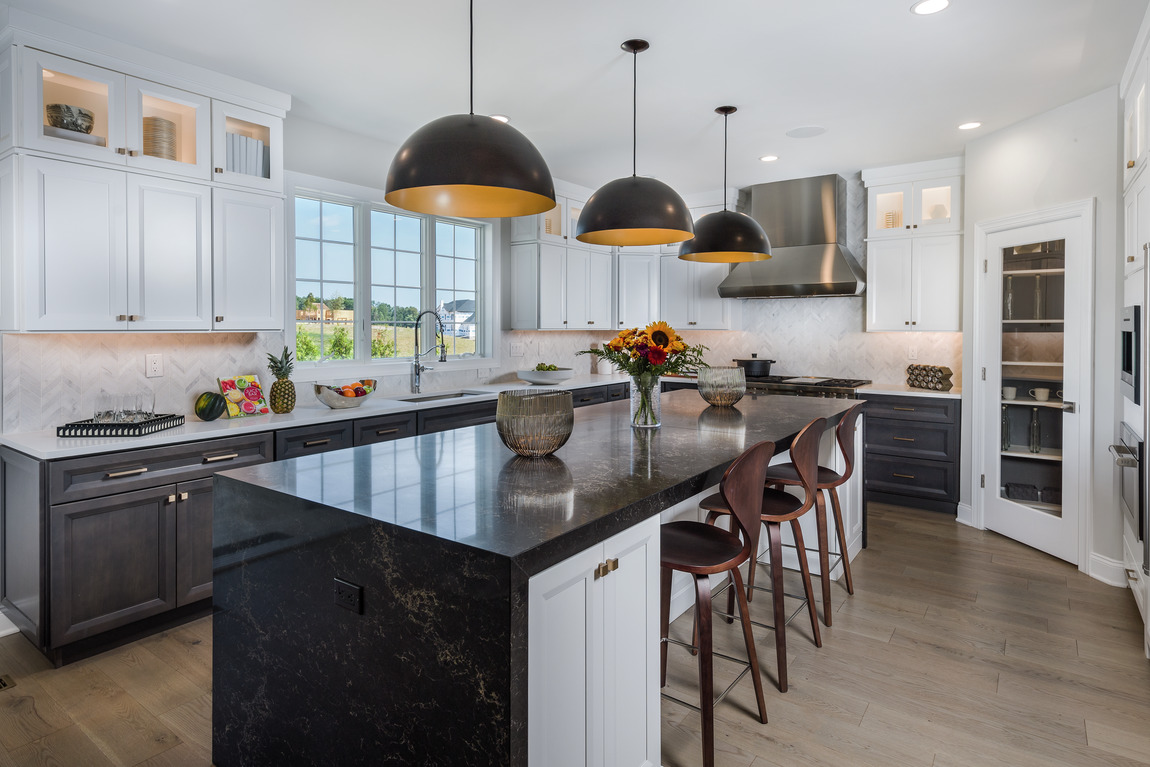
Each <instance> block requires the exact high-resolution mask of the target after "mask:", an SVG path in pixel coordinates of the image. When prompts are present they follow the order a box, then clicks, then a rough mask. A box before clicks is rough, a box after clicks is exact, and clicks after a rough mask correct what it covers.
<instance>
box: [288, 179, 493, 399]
mask: <svg viewBox="0 0 1150 767" xmlns="http://www.w3.org/2000/svg"><path fill="white" fill-rule="evenodd" d="M285 181H286V197H287V199H286V202H287V204H286V205H285V208H286V209H287V210H286V215H285V223H286V229H287V237H286V238H285V239H286V240H287V242H286V245H287V247H286V248H285V251H286V259H285V260H286V264H285V267H286V269H287V275H286V276H287V278H288V279H285V280H284V288H285V301H284V328H285V333H284V336H285V338H284V343H285V344H286V345H287V346H288V348H289V349H291V350H292V353H293V354H294V353H295V338H296V332H295V327H296V323H297V319H296V315H295V313H296V301H295V298H296V268H295V266H296V235H295V231H296V227H295V207H296V206H295V199H296V197H297V196H300V197H306V198H309V199H318V200H321V201H325V202H331V203H336V204H341V205H351V206H352V207H353V214H352V215H353V227H354V231H355V245H354V258H355V267H354V290H353V291H352V292H353V293H354V296H353V298H354V301H355V306H356V307H370V306H371V283H370V277H369V270H370V263H371V242H370V212H371V211H372V210H378V211H381V212H385V213H395V214H399V215H404V216H414V217H417V218H420V219H421V236H422V244H423V252H422V253H421V258H420V264H421V277H420V283H421V284H420V297H421V303H423V302H427V301H432V302H435V295H436V286H435V281H434V276H435V272H434V269H435V258H436V254H435V232H434V229H435V226H434V222H435V221H437V220H439V221H445V222H449V223H453V224H462V225H465V226H470V227H475V228H476V229H477V233H478V239H477V245H476V247H477V250H478V253H477V254H476V261H477V274H476V280H475V302H476V315H477V316H478V319H479V320H480V322H481V326H480V328H479V333H478V334H477V336H476V339H475V341H476V350H477V351H476V354H475V356H473V357H449V358H448V359H447V362H439V361H438V360H435V361H434V362H433V365H434V367H435V368H437V369H440V370H443V371H448V370H480V369H493V368H498V367H499V366H500V359H499V352H500V338H499V327H498V324H497V323H498V321H499V313H498V311H497V307H498V306H499V305H500V303H499V302H500V297H499V292H498V291H499V285H498V282H497V280H496V279H495V275H496V274H498V273H499V267H500V264H499V261H500V258H499V252H500V240H501V236H500V229H501V228H500V227H499V226H498V225H497V224H496V223H493V222H492V221H491V220H490V219H465V218H458V217H452V216H434V215H428V214H422V213H412V212H411V211H406V210H402V209H399V208H396V207H395V206H393V205H388V204H387V203H386V202H384V200H383V196H384V193H383V190H382V189H375V188H372V187H367V186H361V185H358V184H351V183H348V182H344V181H338V180H335V179H329V178H324V177H321V176H312V175H308V174H303V173H297V172H291V171H289V172H287V173H285ZM434 306H435V303H432V308H434ZM432 326H433V320H432V319H431V318H430V317H426V318H424V320H423V322H422V324H421V325H420V330H421V331H422V332H421V336H422V337H423V338H426V337H427V335H426V334H427V333H428V332H429V330H430V328H431V327H432ZM353 327H354V333H353V342H354V347H353V348H354V354H355V357H354V358H353V359H349V360H336V359H329V360H323V361H318V360H306V361H298V362H297V364H296V370H297V375H296V377H297V378H299V379H301V380H306V379H307V378H308V377H309V376H311V377H316V376H315V375H312V374H313V372H314V373H315V374H317V375H318V374H320V372H321V371H334V372H335V375H336V376H338V377H343V376H351V377H353V378H355V377H376V378H378V377H380V376H398V375H409V374H410V372H411V365H412V358H411V357H396V358H389V359H387V360H373V359H370V354H371V340H370V339H371V331H370V327H371V312H370V310H368V311H366V312H364V313H363V314H360V313H359V311H358V310H357V316H356V320H355V323H354V325H353ZM421 340H422V338H421ZM424 345H425V346H426V344H424ZM429 356H430V355H429ZM425 359H426V358H425ZM321 377H322V376H321Z"/></svg>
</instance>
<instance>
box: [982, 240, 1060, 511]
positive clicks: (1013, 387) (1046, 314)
mask: <svg viewBox="0 0 1150 767" xmlns="http://www.w3.org/2000/svg"><path fill="white" fill-rule="evenodd" d="M1065 293H1066V241H1065V240H1052V241H1048V242H1038V243H1030V244H1026V245H1020V246H1016V247H1012V248H1005V249H1004V250H1003V251H1002V314H1001V318H1002V331H1001V348H1000V351H1001V356H1000V359H1001V361H1002V362H1001V364H1002V369H1001V381H1002V399H1001V404H1000V408H1001V417H1002V424H1001V443H1002V444H1001V451H1000V457H999V461H1000V466H999V468H1000V473H999V477H1000V483H999V488H998V490H999V497H1000V498H1003V499H1006V500H1009V501H1012V502H1013V503H1018V504H1022V505H1025V506H1027V507H1030V508H1031V509H1034V510H1037V511H1040V512H1043V513H1046V514H1050V515H1052V516H1055V517H1061V516H1062V487H1063V461H1062V445H1063V441H1062V426H1063V417H1062V394H1063V365H1064V361H1065V359H1066V350H1065V343H1066V342H1065V332H1064V331H1065Z"/></svg>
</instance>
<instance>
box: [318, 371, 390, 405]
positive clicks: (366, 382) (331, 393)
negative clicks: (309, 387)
mask: <svg viewBox="0 0 1150 767" xmlns="http://www.w3.org/2000/svg"><path fill="white" fill-rule="evenodd" d="M353 383H359V384H363V388H364V389H365V390H366V389H367V387H369V386H370V387H371V390H370V391H368V392H367V393H366V394H363V395H360V396H358V397H348V396H345V395H344V394H342V393H340V392H338V391H336V390H335V389H333V388H332V387H337V388H342V387H343V386H345V385H346V384H334V383H333V384H321V383H317V384H313V388H314V390H315V398H316V399H318V400H319V401H320V402H322V403H323V404H325V405H327V406H328V407H330V408H334V409H336V410H340V409H342V408H348V407H359V406H360V405H362V404H363V403H364V402H366V401H367V400H369V399H370V398H371V395H372V394H375V379H374V378H364V379H363V380H361V381H355V382H353Z"/></svg>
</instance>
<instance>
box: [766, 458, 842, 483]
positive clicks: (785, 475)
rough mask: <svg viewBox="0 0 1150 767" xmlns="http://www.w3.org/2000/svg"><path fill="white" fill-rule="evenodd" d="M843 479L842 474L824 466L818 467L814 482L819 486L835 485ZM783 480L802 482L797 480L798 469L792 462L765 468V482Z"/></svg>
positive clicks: (786, 481)
mask: <svg viewBox="0 0 1150 767" xmlns="http://www.w3.org/2000/svg"><path fill="white" fill-rule="evenodd" d="M842 481H843V475H842V474H839V473H838V472H837V471H833V470H831V469H828V468H827V467H826V466H820V467H819V476H818V479H817V480H816V482H818V485H819V487H820V488H823V487H828V486H830V485H837V484H839V483H841V482H842ZM771 482H785V483H786V484H788V485H799V484H802V483H801V482H800V480H799V472H798V469H796V468H795V465H794V464H793V463H780V464H777V465H775V466H772V467H770V468H769V469H767V483H768V484H770V483H771Z"/></svg>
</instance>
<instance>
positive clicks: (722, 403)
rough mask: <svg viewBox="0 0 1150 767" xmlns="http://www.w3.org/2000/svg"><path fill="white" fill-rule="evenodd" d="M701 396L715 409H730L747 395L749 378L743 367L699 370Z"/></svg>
mask: <svg viewBox="0 0 1150 767" xmlns="http://www.w3.org/2000/svg"><path fill="white" fill-rule="evenodd" d="M698 383H699V396H700V397H702V398H703V399H704V400H706V401H707V404H709V405H714V406H715V407H730V406H731V405H734V404H735V403H736V402H738V401H739V400H741V399H742V398H743V395H744V394H746V393H747V377H746V374H745V372H744V371H743V368H741V367H737V368H735V367H707V368H699V379H698Z"/></svg>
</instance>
